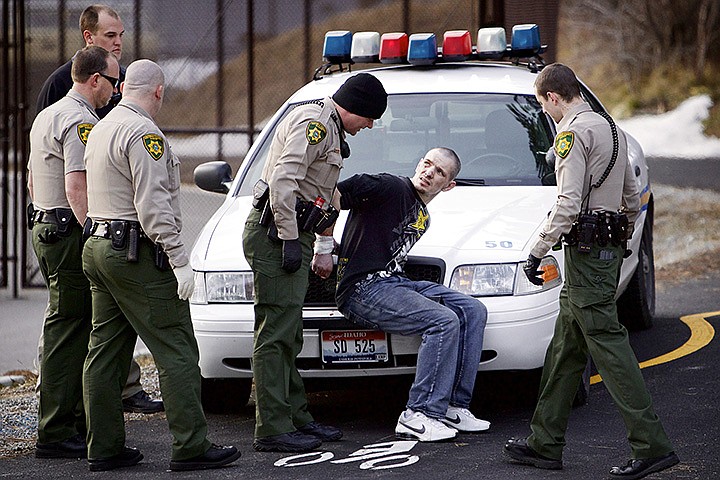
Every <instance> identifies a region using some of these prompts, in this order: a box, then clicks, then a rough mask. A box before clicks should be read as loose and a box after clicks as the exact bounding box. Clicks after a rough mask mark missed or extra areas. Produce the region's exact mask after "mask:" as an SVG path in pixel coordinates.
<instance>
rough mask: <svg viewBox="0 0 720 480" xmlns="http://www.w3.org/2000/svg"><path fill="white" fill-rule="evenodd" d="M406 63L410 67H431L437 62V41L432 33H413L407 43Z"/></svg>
mask: <svg viewBox="0 0 720 480" xmlns="http://www.w3.org/2000/svg"><path fill="white" fill-rule="evenodd" d="M407 59H408V62H409V63H411V64H412V65H432V64H433V63H435V62H436V61H437V60H438V50H437V39H436V38H435V34H434V33H413V34H412V35H410V39H409V41H408V56H407Z"/></svg>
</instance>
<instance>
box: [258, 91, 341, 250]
mask: <svg viewBox="0 0 720 480" xmlns="http://www.w3.org/2000/svg"><path fill="white" fill-rule="evenodd" d="M341 135H342V137H343V138H344V136H345V133H344V132H343V131H342V129H341V127H340V115H339V114H338V112H337V110H336V108H335V103H333V101H332V99H331V98H330V97H326V98H324V99H323V100H321V101H318V102H312V103H308V104H305V105H298V106H297V107H295V108H294V109H293V111H291V112H290V114H289V115H288V116H287V117H286V118H285V119H284V120H283V121H282V122H281V123H280V125H278V128H277V132H276V133H275V137H274V138H273V140H272V144H271V145H270V152H269V153H268V159H267V161H266V163H265V167H264V168H263V173H262V178H263V180H265V181H266V182H267V183H268V185H269V186H270V205H271V208H272V211H273V215H274V218H275V224H276V225H277V229H278V236H279V237H280V238H281V239H283V240H294V239H296V238H298V226H297V219H296V217H295V202H296V199H297V198H300V199H302V200H306V201H313V202H314V201H315V199H316V197H317V196H318V195H320V196H322V197H323V198H324V199H325V201H326V202H325V207H327V206H328V205H329V204H330V199H331V198H332V194H333V191H334V189H335V185H336V184H337V180H338V177H339V176H340V169H341V168H342V166H343V159H342V157H341V155H340V138H341Z"/></svg>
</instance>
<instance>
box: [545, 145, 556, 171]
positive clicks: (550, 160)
mask: <svg viewBox="0 0 720 480" xmlns="http://www.w3.org/2000/svg"><path fill="white" fill-rule="evenodd" d="M545 163H547V166H548V167H550V170H552V171H555V149H554V148H550V149H548V151H547V152H545Z"/></svg>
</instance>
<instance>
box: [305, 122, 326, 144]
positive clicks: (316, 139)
mask: <svg viewBox="0 0 720 480" xmlns="http://www.w3.org/2000/svg"><path fill="white" fill-rule="evenodd" d="M305 136H306V137H307V141H308V143H309V144H310V145H317V144H318V143H320V142H322V141H323V139H324V138H325V137H326V136H327V128H325V125H323V124H322V123H320V122H318V121H314V120H313V121H312V122H310V123H308V125H307V128H306V129H305Z"/></svg>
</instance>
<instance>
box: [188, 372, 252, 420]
mask: <svg viewBox="0 0 720 480" xmlns="http://www.w3.org/2000/svg"><path fill="white" fill-rule="evenodd" d="M251 390H252V378H202V390H201V395H200V398H201V399H202V405H203V409H204V410H205V411H206V412H207V413H239V412H240V411H241V410H242V409H243V408H244V407H245V405H247V403H248V400H249V399H250V391H251Z"/></svg>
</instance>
